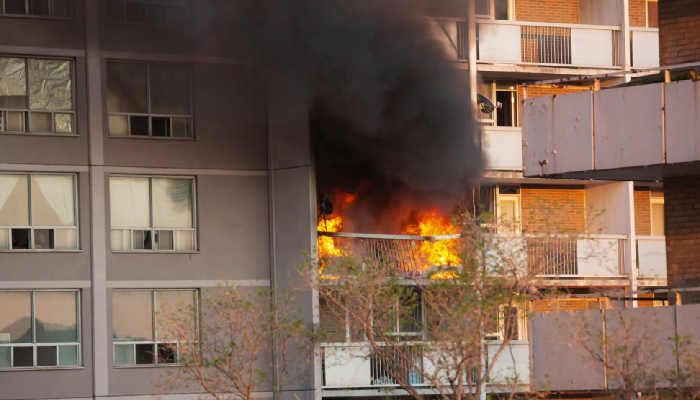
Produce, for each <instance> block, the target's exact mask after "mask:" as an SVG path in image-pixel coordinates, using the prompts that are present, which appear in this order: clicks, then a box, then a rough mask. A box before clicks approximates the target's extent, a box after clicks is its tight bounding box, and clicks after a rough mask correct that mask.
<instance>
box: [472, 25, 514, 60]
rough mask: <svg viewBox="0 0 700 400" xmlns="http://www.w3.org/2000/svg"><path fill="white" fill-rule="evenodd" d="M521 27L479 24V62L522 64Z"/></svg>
mask: <svg viewBox="0 0 700 400" xmlns="http://www.w3.org/2000/svg"><path fill="white" fill-rule="evenodd" d="M520 47H521V46H520V26H519V25H498V24H491V23H489V24H479V61H493V62H506V63H520V62H521V57H522V55H521V54H520Z"/></svg>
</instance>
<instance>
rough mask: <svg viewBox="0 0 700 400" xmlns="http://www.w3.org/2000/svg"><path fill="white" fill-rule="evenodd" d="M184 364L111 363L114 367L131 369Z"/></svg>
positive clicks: (170, 366)
mask: <svg viewBox="0 0 700 400" xmlns="http://www.w3.org/2000/svg"><path fill="white" fill-rule="evenodd" d="M183 366H184V364H180V363H168V364H134V365H113V367H114V369H133V368H172V367H183Z"/></svg>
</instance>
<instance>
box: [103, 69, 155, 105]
mask: <svg viewBox="0 0 700 400" xmlns="http://www.w3.org/2000/svg"><path fill="white" fill-rule="evenodd" d="M146 86H147V78H146V64H141V63H120V62H110V63H107V108H108V109H109V111H110V112H125V113H142V114H145V113H147V112H148V108H147V100H146V96H147V95H146Z"/></svg>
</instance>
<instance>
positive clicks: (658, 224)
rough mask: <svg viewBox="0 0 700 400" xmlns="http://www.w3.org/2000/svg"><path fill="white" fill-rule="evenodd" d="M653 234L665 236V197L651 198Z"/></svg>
mask: <svg viewBox="0 0 700 400" xmlns="http://www.w3.org/2000/svg"><path fill="white" fill-rule="evenodd" d="M651 235H652V236H664V235H665V233H664V199H663V197H661V198H659V197H652V198H651Z"/></svg>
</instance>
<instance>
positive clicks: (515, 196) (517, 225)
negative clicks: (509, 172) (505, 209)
mask: <svg viewBox="0 0 700 400" xmlns="http://www.w3.org/2000/svg"><path fill="white" fill-rule="evenodd" d="M495 198H496V221H497V224H496V225H497V230H498V233H499V234H501V235H521V234H522V231H523V225H522V223H523V222H522V199H521V196H520V187H518V193H501V185H497V186H496V195H495ZM502 200H505V201H513V202H515V219H516V220H515V221H514V223H513V228H514V232H513V229H510V231H509V229H508V228H507V227H505V226H504V221H502V220H501V218H503V215H502V212H501V201H502Z"/></svg>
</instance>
